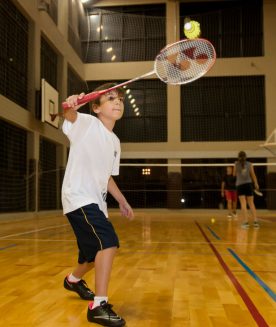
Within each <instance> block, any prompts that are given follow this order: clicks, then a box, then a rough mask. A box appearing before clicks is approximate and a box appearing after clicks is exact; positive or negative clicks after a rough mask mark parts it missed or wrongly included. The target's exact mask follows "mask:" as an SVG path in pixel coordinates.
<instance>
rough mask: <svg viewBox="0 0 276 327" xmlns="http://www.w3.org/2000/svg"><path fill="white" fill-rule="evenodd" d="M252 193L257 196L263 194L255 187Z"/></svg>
mask: <svg viewBox="0 0 276 327" xmlns="http://www.w3.org/2000/svg"><path fill="white" fill-rule="evenodd" d="M254 193H255V194H256V195H258V196H263V193H262V192H261V191H259V190H257V189H254Z"/></svg>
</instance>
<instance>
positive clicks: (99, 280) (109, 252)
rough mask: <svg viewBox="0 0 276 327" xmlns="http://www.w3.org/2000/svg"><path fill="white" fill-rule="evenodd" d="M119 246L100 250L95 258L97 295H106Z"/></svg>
mask: <svg viewBox="0 0 276 327" xmlns="http://www.w3.org/2000/svg"><path fill="white" fill-rule="evenodd" d="M116 252H117V247H112V248H107V249H104V250H101V251H98V253H97V255H96V258H95V293H96V296H106V297H107V294H108V293H107V290H108V284H109V279H110V274H111V269H112V264H113V260H114V257H115V254H116Z"/></svg>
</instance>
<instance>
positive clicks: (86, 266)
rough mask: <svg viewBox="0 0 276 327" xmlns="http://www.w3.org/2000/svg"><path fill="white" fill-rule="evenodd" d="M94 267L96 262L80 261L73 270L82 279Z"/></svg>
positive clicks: (75, 275) (73, 273) (74, 274)
mask: <svg viewBox="0 0 276 327" xmlns="http://www.w3.org/2000/svg"><path fill="white" fill-rule="evenodd" d="M93 267H94V262H84V263H78V265H77V266H76V267H75V269H74V270H73V272H72V275H73V276H74V277H76V278H78V279H82V277H83V276H84V275H85V274H86V273H87V272H88V271H90V270H91V269H92V268H93Z"/></svg>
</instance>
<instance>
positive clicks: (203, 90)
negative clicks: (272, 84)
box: [181, 76, 266, 142]
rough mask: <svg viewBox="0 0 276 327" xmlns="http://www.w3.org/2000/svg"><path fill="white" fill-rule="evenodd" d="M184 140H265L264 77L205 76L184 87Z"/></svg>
mask: <svg viewBox="0 0 276 327" xmlns="http://www.w3.org/2000/svg"><path fill="white" fill-rule="evenodd" d="M181 126H182V127H181V140H182V142H190V141H250V140H251V141H253V140H264V139H265V138H266V137H265V135H266V132H265V85H264V76H237V77H236V76H235V77H205V78H202V79H199V80H197V81H195V82H193V83H191V84H187V85H185V86H182V87H181Z"/></svg>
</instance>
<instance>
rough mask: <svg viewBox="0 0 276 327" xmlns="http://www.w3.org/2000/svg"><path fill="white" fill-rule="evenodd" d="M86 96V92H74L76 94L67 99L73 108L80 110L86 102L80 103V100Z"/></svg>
mask: <svg viewBox="0 0 276 327" xmlns="http://www.w3.org/2000/svg"><path fill="white" fill-rule="evenodd" d="M84 96H85V93H81V94H79V95H78V94H74V95H70V96H69V97H68V98H67V99H66V102H67V104H68V106H69V107H70V108H71V109H73V110H78V109H79V108H80V107H81V106H83V105H84V104H78V100H79V99H82V98H83V97H84Z"/></svg>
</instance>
